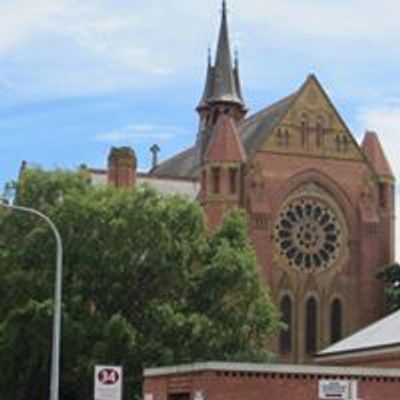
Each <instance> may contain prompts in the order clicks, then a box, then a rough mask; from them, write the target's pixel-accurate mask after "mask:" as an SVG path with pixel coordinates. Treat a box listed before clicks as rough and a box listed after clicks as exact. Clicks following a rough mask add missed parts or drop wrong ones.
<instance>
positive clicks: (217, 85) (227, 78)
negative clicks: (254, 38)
mask: <svg viewBox="0 0 400 400" xmlns="http://www.w3.org/2000/svg"><path fill="white" fill-rule="evenodd" d="M236 61H237V59H236ZM235 64H236V62H235ZM240 91H241V90H240V80H239V75H238V69H237V68H236V66H235V67H234V66H233V63H232V56H231V46H230V40H229V29H228V17H227V6H226V1H225V0H223V2H222V18H221V25H220V29H219V37H218V45H217V52H216V56H215V65H214V66H212V60H211V56H210V54H209V58H208V67H207V77H206V85H205V90H204V93H203V96H202V99H201V101H200V104H199V107H201V106H204V105H205V103H215V102H227V103H233V104H238V105H240V106H244V103H243V99H242V97H241V94H240Z"/></svg>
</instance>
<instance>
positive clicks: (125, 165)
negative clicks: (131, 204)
mask: <svg viewBox="0 0 400 400" xmlns="http://www.w3.org/2000/svg"><path fill="white" fill-rule="evenodd" d="M136 166H137V161H136V155H135V152H134V151H133V149H132V148H130V147H112V148H111V151H110V154H109V156H108V171H107V175H108V182H109V183H111V184H112V185H114V186H116V187H120V188H127V187H133V186H135V183H136Z"/></svg>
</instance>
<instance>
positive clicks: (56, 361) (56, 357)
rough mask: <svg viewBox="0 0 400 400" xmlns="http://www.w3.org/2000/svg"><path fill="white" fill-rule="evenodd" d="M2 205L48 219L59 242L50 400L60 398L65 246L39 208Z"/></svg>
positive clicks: (57, 232) (53, 226) (3, 203)
mask: <svg viewBox="0 0 400 400" xmlns="http://www.w3.org/2000/svg"><path fill="white" fill-rule="evenodd" d="M0 206H1V207H3V208H5V209H9V210H15V211H22V212H26V213H29V214H33V215H36V216H37V217H39V218H41V219H42V220H44V221H46V222H47V224H48V225H49V226H50V228H51V230H52V231H53V233H54V236H55V238H56V244H57V254H56V277H55V287H54V313H53V340H52V351H51V375H50V400H58V398H59V386H60V338H61V302H62V269H63V265H62V263H63V246H62V240H61V235H60V232H59V231H58V229H57V227H56V226H55V225H54V223H53V221H52V220H51V219H50V218H49V217H48V216H47V215H44V214H43V213H41V212H40V211H38V210H35V209H33V208H29V207H22V206H17V205H10V204H7V203H5V202H3V201H2V200H0Z"/></svg>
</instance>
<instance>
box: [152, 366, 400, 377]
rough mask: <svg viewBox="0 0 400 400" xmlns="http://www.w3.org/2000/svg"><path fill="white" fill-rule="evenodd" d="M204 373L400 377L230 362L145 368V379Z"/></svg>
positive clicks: (377, 371) (391, 372)
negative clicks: (229, 372)
mask: <svg viewBox="0 0 400 400" xmlns="http://www.w3.org/2000/svg"><path fill="white" fill-rule="evenodd" d="M205 371H233V372H269V373H286V374H288V373H290V374H311V375H339V376H354V375H357V376H382V377H400V369H390V368H360V367H329V366H320V365H317V366H314V365H288V364H252V363H230V362H204V363H194V364H185V365H175V366H170V367H159V368H146V369H145V370H144V376H145V377H157V376H163V375H176V374H187V373H194V372H205Z"/></svg>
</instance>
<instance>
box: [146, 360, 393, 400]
mask: <svg viewBox="0 0 400 400" xmlns="http://www.w3.org/2000/svg"><path fill="white" fill-rule="evenodd" d="M144 375H145V381H144V399H145V400H227V399H229V400H260V399H268V400H319V399H321V398H324V397H320V391H321V389H322V388H321V386H322V385H324V386H326V385H328V386H332V385H333V386H334V385H337V384H339V385H341V388H342V389H343V390H344V391H345V390H346V389H348V396H347V397H333V396H332V397H331V398H336V399H341V398H346V399H349V400H379V399H385V400H398V399H399V393H400V370H395V369H379V368H355V367H351V368H350V367H322V366H299V365H260V364H231V363H215V362H211V363H203V364H192V365H183V366H175V367H166V368H154V369H147V370H145V372H144ZM324 393H325V392H324ZM330 394H331V395H332V392H331V393H330ZM326 398H329V397H326Z"/></svg>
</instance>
